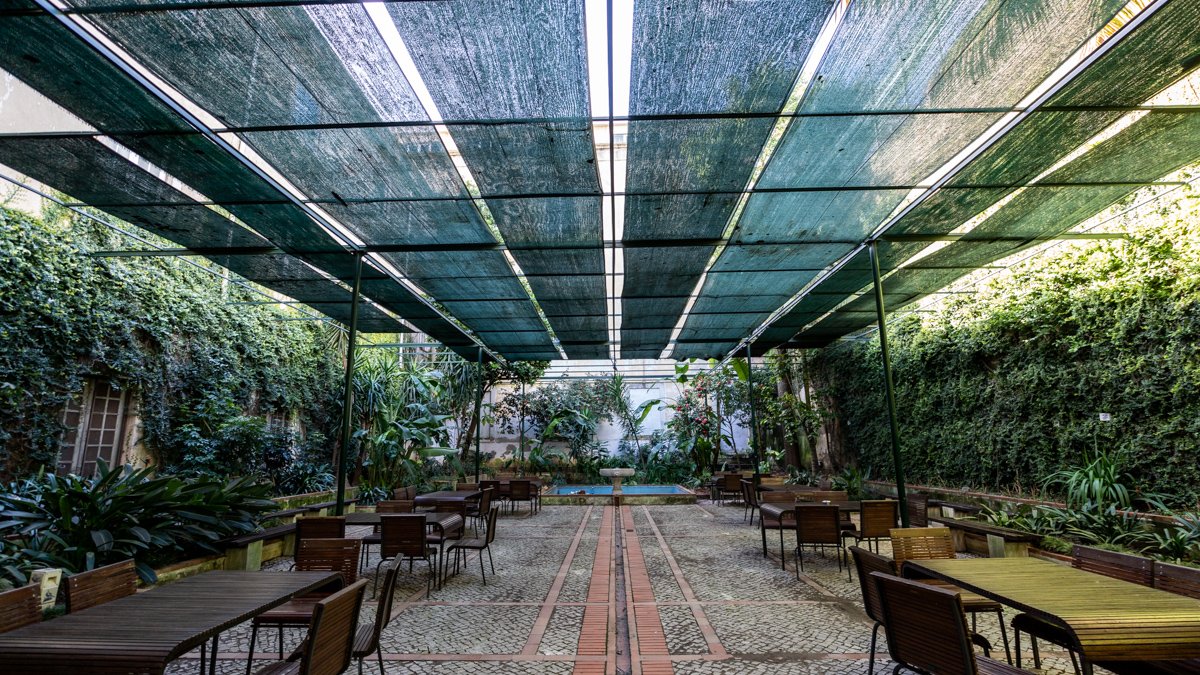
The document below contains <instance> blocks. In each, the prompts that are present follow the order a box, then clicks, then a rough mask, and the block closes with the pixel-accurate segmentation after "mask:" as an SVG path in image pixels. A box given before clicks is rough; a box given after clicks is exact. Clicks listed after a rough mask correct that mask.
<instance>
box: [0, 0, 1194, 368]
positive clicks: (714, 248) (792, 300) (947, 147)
mask: <svg viewBox="0 0 1200 675" xmlns="http://www.w3.org/2000/svg"><path fill="white" fill-rule="evenodd" d="M607 6H608V4H607V3H604V2H600V3H598V4H597V5H593V3H592V2H591V0H588V1H587V2H585V1H584V0H524V1H522V2H512V1H511V0H505V1H503V2H502V1H500V0H440V1H439V0H428V1H422V2H400V1H397V2H388V3H381V4H375V5H362V4H355V3H348V2H336V1H334V2H330V1H329V0H312V1H311V2H304V1H300V0H297V1H295V2H292V1H290V0H272V1H270V2H255V1H254V0H246V1H244V2H242V1H241V0H234V1H232V2H231V1H230V0H219V1H218V0H187V1H181V0H170V1H163V0H138V1H130V0H67V2H66V3H65V4H59V3H51V2H50V1H49V0H6V1H5V2H4V4H3V6H2V7H3V8H2V9H0V40H2V41H3V43H4V45H5V48H4V50H2V52H0V68H2V69H3V70H5V71H7V72H8V73H10V74H12V75H13V76H15V77H16V78H18V79H19V80H21V81H22V82H24V83H25V84H27V85H29V86H30V87H31V88H33V89H34V90H36V91H37V92H39V93H40V94H41V95H43V96H45V97H46V98H48V99H49V100H50V101H53V103H54V104H56V105H57V106H61V107H62V108H64V109H66V110H67V111H69V112H70V113H72V114H73V115H75V116H76V117H78V118H79V120H81V121H82V123H83V124H84V125H86V126H87V127H88V129H89V130H88V131H83V132H80V131H62V130H59V129H53V128H46V129H37V130H33V131H28V130H22V131H20V132H11V131H10V132H4V131H3V130H2V129H0V163H2V164H4V165H6V166H8V167H10V168H11V169H13V170H15V171H16V172H19V173H21V174H23V175H26V176H29V177H30V178H32V179H35V180H37V181H39V182H41V183H44V184H46V185H49V186H51V187H53V188H55V189H57V190H59V191H61V192H63V193H65V194H67V195H69V196H70V198H71V199H73V200H77V202H78V203H79V204H86V205H89V206H94V207H96V208H98V209H101V210H104V211H107V212H108V213H111V214H112V215H114V216H116V217H118V218H121V219H123V220H126V221H129V222H131V223H134V224H136V225H138V226H140V227H142V228H145V229H146V230H148V231H150V232H153V233H155V234H157V235H160V236H162V237H164V238H166V239H168V240H170V241H172V242H174V243H175V244H176V245H178V246H179V247H180V249H184V250H185V251H183V252H186V253H188V254H198V255H204V256H206V257H208V258H210V259H211V260H213V261H215V262H216V263H218V264H220V265H223V266H225V267H227V268H228V269H230V270H232V271H233V272H235V273H237V274H238V275H241V276H243V277H245V278H246V279H249V280H251V281H254V282H256V283H259V284H261V285H263V286H265V287H267V288H270V289H272V290H274V291H277V292H279V293H281V294H284V295H286V296H289V297H291V298H294V299H296V300H299V301H302V302H304V303H306V304H309V305H311V306H312V307H313V308H315V309H317V310H319V311H321V312H323V313H325V314H327V315H329V316H331V317H333V318H335V319H338V320H342V321H345V320H347V319H348V317H349V313H350V309H349V305H350V292H349V291H348V290H347V284H348V283H350V282H351V281H352V280H353V277H354V269H355V264H354V260H355V258H354V256H355V255H365V256H366V260H367V265H366V266H365V271H364V276H363V281H362V292H363V294H364V296H365V297H367V298H369V299H370V300H371V301H372V302H371V304H369V305H367V306H365V307H364V309H363V313H362V314H361V315H360V319H359V321H360V330H363V331H379V332H403V331H408V330H411V329H416V330H419V331H421V332H423V333H426V334H428V335H430V336H431V337H432V338H434V339H436V340H438V341H439V342H441V343H443V344H445V345H447V346H448V347H450V348H452V349H454V350H456V351H458V352H460V353H461V354H464V355H470V356H471V357H474V355H475V351H476V349H477V347H478V346H483V347H485V348H487V349H488V350H490V351H491V353H492V354H493V355H494V356H498V357H503V358H507V359H516V360H533V359H558V358H561V357H564V356H565V357H567V358H572V359H606V358H637V359H645V358H659V357H660V356H666V357H671V358H676V359H683V358H691V357H702V358H703V357H716V358H720V357H724V356H726V355H728V354H730V353H732V352H735V351H737V352H738V353H740V351H738V350H741V349H744V346H745V344H747V343H750V344H751V345H752V350H753V351H754V352H755V353H762V352H764V351H766V350H767V349H770V348H773V347H778V346H793V347H810V346H820V345H824V344H827V343H828V342H830V341H832V340H835V339H837V338H839V337H841V336H844V335H846V334H848V333H850V332H853V331H856V330H860V329H861V328H863V327H865V326H867V325H869V324H870V323H872V322H873V321H874V320H875V313H874V312H875V307H874V304H873V303H874V298H873V296H869V295H863V291H864V289H866V288H867V287H868V286H870V284H871V280H872V271H871V266H870V263H869V260H868V256H867V251H866V245H867V244H868V243H869V242H872V241H876V242H878V250H879V253H880V264H881V269H882V271H883V273H884V282H883V283H884V297H885V300H886V302H887V305H888V307H889V309H894V308H897V307H901V306H904V305H906V304H908V303H911V302H913V301H915V300H918V299H920V298H922V297H925V296H927V295H929V294H930V293H934V292H937V291H938V290H940V289H942V288H944V287H945V286H946V285H948V284H950V283H952V282H954V281H955V280H957V279H959V278H960V277H962V276H963V275H965V274H967V273H969V272H971V271H972V270H975V269H978V268H980V267H983V266H987V265H989V264H990V263H992V262H994V261H996V260H999V259H1002V258H1005V257H1007V256H1010V255H1012V254H1013V253H1015V252H1017V251H1019V250H1021V249H1023V248H1026V247H1028V246H1030V245H1031V244H1035V243H1038V242H1041V241H1046V240H1047V239H1051V238H1054V237H1056V236H1058V235H1060V234H1062V233H1064V232H1067V231H1069V230H1070V229H1072V228H1073V227H1075V226H1076V225H1077V224H1079V223H1080V222H1082V221H1083V220H1086V219H1087V218H1089V217H1090V216H1092V215H1094V214H1095V213H1097V212H1099V211H1100V210H1102V209H1104V208H1106V207H1107V206H1109V205H1111V204H1113V203H1114V202H1117V201H1118V200H1120V199H1122V198H1124V197H1126V196H1127V195H1129V194H1130V193H1131V192H1133V191H1135V190H1137V189H1139V188H1141V187H1144V186H1146V185H1150V184H1155V183H1156V182H1158V181H1160V180H1161V179H1162V177H1163V176H1165V175H1168V174H1170V173H1171V172H1173V171H1176V170H1177V169H1179V168H1180V167H1183V166H1186V165H1189V164H1191V163H1194V162H1196V161H1197V160H1198V159H1200V116H1198V115H1197V114H1196V113H1197V110H1196V109H1195V108H1194V107H1192V106H1188V105H1177V104H1174V103H1173V102H1171V101H1165V102H1164V101H1160V100H1158V99H1156V96H1160V94H1161V92H1163V91H1164V90H1167V89H1168V88H1169V87H1171V86H1172V85H1174V84H1176V83H1178V82H1179V81H1180V80H1181V79H1183V78H1185V77H1187V76H1188V75H1189V74H1190V73H1191V72H1192V70H1194V69H1195V68H1196V66H1197V65H1200V43H1198V42H1197V38H1196V36H1197V35H1200V0H1173V1H1172V2H1135V3H1129V4H1128V5H1127V3H1126V1H1125V0H1039V1H1037V2H1034V1H1019V0H1008V1H1005V0H922V1H920V2H912V1H911V0H903V1H902V0H837V1H831V0H675V1H673V2H670V3H655V2H640V1H639V2H636V3H622V2H614V3H612V6H613V7H615V10H614V13H613V14H612V15H607V14H606V7H607ZM610 64H611V66H612V72H611V73H610V72H609V66H610ZM626 68H627V69H628V70H627V72H626V70H625V69H626ZM401 320H402V321H401Z"/></svg>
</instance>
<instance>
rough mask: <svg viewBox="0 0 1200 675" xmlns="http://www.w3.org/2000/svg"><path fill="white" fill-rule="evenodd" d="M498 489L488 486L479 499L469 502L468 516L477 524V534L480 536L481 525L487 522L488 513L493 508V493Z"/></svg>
mask: <svg viewBox="0 0 1200 675" xmlns="http://www.w3.org/2000/svg"><path fill="white" fill-rule="evenodd" d="M495 493H496V491H495V489H493V488H488V489H486V490H484V491H483V493H482V494H480V496H479V501H476V502H469V503H467V517H468V518H470V519H471V521H472V523H473V524H474V526H475V536H477V537H478V536H479V526H480V525H482V524H485V523H484V521H485V520H487V514H488V512H489V511H491V510H492V495H493V494H495Z"/></svg>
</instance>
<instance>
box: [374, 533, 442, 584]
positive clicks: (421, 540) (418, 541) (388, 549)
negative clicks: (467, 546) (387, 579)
mask: <svg viewBox="0 0 1200 675" xmlns="http://www.w3.org/2000/svg"><path fill="white" fill-rule="evenodd" d="M379 521H380V526H379V533H380V538H381V539H380V543H379V565H382V564H383V563H385V562H387V561H389V560H391V561H394V562H395V563H396V564H399V563H400V562H402V561H405V560H407V561H408V571H409V572H412V568H413V563H414V562H416V561H417V560H420V561H422V562H424V563H425V564H426V565H428V566H429V576H428V577H427V578H426V581H425V593H426V594H429V593H431V592H432V588H433V579H434V578H435V577H436V576H437V564H438V563H437V560H438V557H437V555H438V549H437V548H436V547H434V546H430V544H429V542H428V541H427V536H426V533H425V515H424V514H421V513H414V514H407V513H405V514H388V515H385V516H380V517H379ZM431 557H432V558H433V560H432V561H431V560H430V558H431ZM379 565H376V568H375V583H376V585H378V583H379Z"/></svg>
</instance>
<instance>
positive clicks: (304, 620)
mask: <svg viewBox="0 0 1200 675" xmlns="http://www.w3.org/2000/svg"><path fill="white" fill-rule="evenodd" d="M326 597H328V596H325V595H304V596H301V597H299V598H295V599H294V600H288V601H287V602H285V603H283V604H282V605H280V606H278V607H276V608H274V609H271V610H268V611H266V612H263V613H262V614H259V615H258V616H256V617H254V623H258V624H263V623H270V624H285V625H308V622H309V621H311V620H312V615H313V610H314V609H315V608H316V606H317V603H318V602H320V601H321V600H324V599H325V598H326Z"/></svg>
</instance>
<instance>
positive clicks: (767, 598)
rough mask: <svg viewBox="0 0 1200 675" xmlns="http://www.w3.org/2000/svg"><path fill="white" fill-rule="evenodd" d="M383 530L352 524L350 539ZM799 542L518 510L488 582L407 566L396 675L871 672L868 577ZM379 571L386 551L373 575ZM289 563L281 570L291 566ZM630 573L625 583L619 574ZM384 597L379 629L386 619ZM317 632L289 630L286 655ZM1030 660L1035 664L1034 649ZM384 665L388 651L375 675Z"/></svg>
mask: <svg viewBox="0 0 1200 675" xmlns="http://www.w3.org/2000/svg"><path fill="white" fill-rule="evenodd" d="M368 529H369V528H352V531H351V532H350V533H349V536H358V535H361V534H363V533H365V532H366V531H368ZM784 546H785V550H786V551H787V559H786V562H785V565H784V566H781V560H780V555H779V539H778V537H777V536H776V537H775V538H774V539H772V538H771V537H770V533H769V535H768V539H767V550H768V555H767V557H763V555H762V542H761V538H760V535H759V529H758V526H757V524H755V525H754V526H751V525H749V524H748V523H746V522H744V521H743V512H742V509H741V508H740V507H739V506H733V505H729V506H718V505H714V504H709V503H701V504H698V505H687V506H633V507H624V508H621V509H614V508H612V507H599V506H595V507H593V506H548V507H545V508H544V509H543V510H542V511H541V512H540V513H537V514H533V515H530V514H528V513H520V512H519V513H516V514H504V515H502V516H501V518H500V520H499V523H498V526H497V537H496V541H495V543H494V544H493V556H494V559H495V566H496V573H495V575H493V574H492V573H491V570H490V568H489V569H488V576H487V585H486V586H485V585H484V584H483V583H482V580H481V579H480V575H479V563H478V559H477V558H476V557H474V554H472V557H469V558H468V560H467V562H466V565H465V566H464V567H463V568H462V569H461V570H460V572H459V573H458V574H457V575H454V576H451V577H450V578H449V579H448V580H447V581H446V583H445V585H444V587H443V588H441V589H438V590H436V591H435V592H434V593H433V595H432V597H426V595H425V578H426V577H425V570H423V569H421V567H420V566H419V565H418V566H417V567H416V568H415V569H414V571H413V573H411V574H410V573H409V572H408V568H407V566H406V567H404V568H402V571H403V574H402V575H401V577H400V583H399V584H398V589H397V592H396V596H395V603H396V604H395V607H394V610H393V615H392V618H391V622H390V624H389V625H388V626H387V628H386V629H385V630H384V632H383V637H382V643H383V650H384V666H385V668H384V669H385V672H386V673H388V674H389V675H393V674H394V675H426V674H431V673H432V674H437V675H484V674H491V673H496V674H501V673H505V674H506V673H513V674H527V675H617V673H618V672H619V671H618V669H620V671H621V672H623V671H624V670H625V669H626V668H628V669H630V670H631V672H632V674H633V675H660V674H666V673H675V674H678V675H691V674H694V675H785V674H787V675H796V674H809V673H811V674H820V673H831V674H841V673H866V672H867V657H868V654H867V652H868V650H869V645H870V639H871V622H870V621H869V620H868V619H867V617H866V615H865V614H864V613H863V610H862V602H861V597H860V593H859V585H858V579H857V577H855V578H852V579H848V578H847V573H846V571H845V570H844V569H843V570H842V571H839V570H838V565H837V560H836V556H835V554H834V553H832V552H829V553H827V554H826V555H825V556H822V555H820V554H819V553H816V552H813V553H806V554H805V560H804V567H805V572H804V573H803V574H802V575H801V578H800V580H797V578H796V572H795V562H794V559H793V557H792V554H791V549H792V547H793V546H794V543H793V542H790V541H788V539H787V538H786V537H785V544H784ZM883 553H885V554H886V553H888V550H887V545H886V544H884V545H883ZM378 562H379V559H378V551H377V550H373V551H372V552H371V555H370V557H369V558H368V560H367V561H366V565H367V570H368V572H367V574H368V576H369V577H371V576H373V575H374V569H375V565H376V564H377V563H378ZM289 563H290V561H287V560H276V561H272V562H271V563H269V564H268V565H266V566H265V567H266V568H267V569H272V570H285V569H287V567H288V564H289ZM618 563H619V565H618ZM618 567H619V568H620V569H621V570H623V573H622V575H620V577H619V579H620V581H619V582H618V579H617V577H615V576H614V575H613V574H611V573H610V572H611V570H614V569H618ZM369 596H370V593H369V592H368V601H367V602H366V603H365V605H364V607H363V612H362V619H363V620H364V621H371V620H374V618H375V613H376V608H377V605H376V604H375V602H374V601H373V600H371V599H370V597H369ZM1006 618H1011V616H1007V617H1006ZM625 621H628V624H629V628H628V630H627V631H626V630H624V629H623V626H624V625H625V624H624V622H625ZM978 630H979V632H980V633H981V634H983V635H984V636H986V637H987V638H988V639H989V640H990V641H991V642H992V644H993V645H995V647H996V648H997V650H1000V649H1001V648H1002V645H1003V642H1002V640H1001V637H1000V633H999V629H998V624H997V621H996V618H995V617H994V615H984V616H980V617H979V627H978ZM302 633H303V631H300V630H286V631H284V649H285V651H290V650H291V649H294V648H295V647H296V645H298V644H299V642H300V640H301V638H302V637H303V635H302ZM622 636H629V637H630V638H631V639H632V641H631V642H630V643H628V644H626V643H624V642H622V639H621V638H622ZM249 637H250V629H249V625H248V624H245V625H242V626H238V627H237V628H235V629H233V630H231V631H228V632H226V633H225V634H224V635H222V638H221V646H220V652H221V654H220V659H219V661H218V671H219V672H221V673H244V672H246V662H247V655H248V654H247V652H248V650H249ZM1011 637H1012V636H1011V635H1009V639H1010V640H1011ZM1027 642H1028V641H1026V644H1025V645H1023V646H1024V647H1025V651H1026V652H1028V649H1029V648H1028V644H1027ZM880 643H881V644H880V646H879V651H880V656H879V658H878V659H877V660H876V663H875V669H876V672H881V673H882V672H890V669H891V667H892V665H893V664H891V663H890V662H889V661H888V660H887V653H886V643H885V642H884V639H883V636H882V635H881V640H880ZM278 649H279V643H278V637H277V633H276V631H274V630H266V631H263V632H261V633H260V634H259V635H258V638H257V644H256V649H255V651H256V654H255V656H256V658H255V660H254V662H253V665H254V667H255V668H257V667H261V666H265V665H267V664H269V663H272V662H273V661H274V658H276V655H277V653H278ZM999 656H1001V657H1002V656H1003V652H1000V654H999ZM1042 656H1043V668H1044V670H1043V671H1041V672H1044V673H1052V674H1055V675H1059V674H1066V673H1070V672H1071V667H1070V662H1069V661H1068V660H1067V659H1066V658H1065V654H1063V653H1062V652H1060V651H1056V650H1055V649H1054V648H1053V647H1052V646H1050V645H1042ZM196 657H197V654H196V653H193V654H190V655H188V656H186V657H185V658H183V659H180V660H179V661H176V662H175V663H174V664H173V665H172V667H171V668H170V670H169V672H171V673H195V672H196V671H197V669H198V663H197V661H196ZM1025 659H1026V661H1025V665H1026V667H1030V666H1031V665H1032V660H1031V657H1030V655H1029V654H1028V653H1027V654H1026V656H1025ZM378 669H379V666H378V662H377V661H376V660H375V659H374V658H372V659H370V660H369V661H368V662H367V663H366V665H365V669H364V672H367V673H373V672H378ZM354 670H355V668H353V667H352V669H351V672H353V671H354ZM1097 672H1100V671H1099V670H1097Z"/></svg>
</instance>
